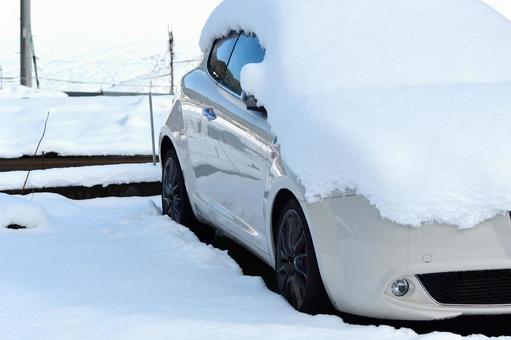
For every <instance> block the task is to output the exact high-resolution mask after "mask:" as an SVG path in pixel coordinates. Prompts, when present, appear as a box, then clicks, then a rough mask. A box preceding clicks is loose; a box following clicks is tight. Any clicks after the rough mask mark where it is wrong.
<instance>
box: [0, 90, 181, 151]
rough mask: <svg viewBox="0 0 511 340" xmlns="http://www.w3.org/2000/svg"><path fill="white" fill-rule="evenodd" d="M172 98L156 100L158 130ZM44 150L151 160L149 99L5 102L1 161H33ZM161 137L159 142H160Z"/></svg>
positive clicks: (0, 114)
mask: <svg viewBox="0 0 511 340" xmlns="http://www.w3.org/2000/svg"><path fill="white" fill-rule="evenodd" d="M172 101H173V96H154V97H153V109H154V124H155V127H158V126H161V125H163V123H164V121H165V118H166V116H167V115H168V113H169V111H170V108H171V106H172ZM47 112H50V117H49V120H48V126H47V130H46V135H45V137H44V139H43V141H42V143H41V146H40V148H39V154H41V153H42V152H45V153H48V152H56V153H58V154H60V155H64V156H92V155H98V156H103V155H105V156H106V155H126V156H128V155H150V154H151V153H152V145H151V125H150V118H149V100H148V98H147V96H136V97H80V98H77V97H62V98H59V97H38V98H32V99H30V100H26V99H20V98H0V158H16V157H21V156H23V155H30V156H31V155H32V154H33V153H34V151H35V149H36V146H37V143H38V141H39V138H41V134H42V132H43V128H44V122H45V119H46V113H47ZM157 138H158V136H155V141H156V142H157V140H156V139H157Z"/></svg>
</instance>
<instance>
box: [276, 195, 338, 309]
mask: <svg viewBox="0 0 511 340" xmlns="http://www.w3.org/2000/svg"><path fill="white" fill-rule="evenodd" d="M278 221H279V222H278V225H277V228H278V229H277V233H276V237H275V239H276V244H275V250H276V251H275V268H276V270H275V271H276V277H277V289H278V292H279V293H280V294H281V295H282V296H284V297H285V298H286V300H288V301H289V303H290V304H291V305H292V306H293V307H294V308H295V309H297V310H298V311H301V312H305V313H309V314H317V313H321V312H324V311H328V310H329V308H331V304H330V300H329V299H328V296H327V294H326V291H325V287H324V285H323V281H322V279H321V275H320V273H319V268H318V263H317V259H316V253H315V251H314V245H313V243H312V237H311V235H310V231H309V227H308V225H307V221H306V219H305V216H304V214H303V211H302V209H301V207H300V204H299V203H298V201H297V200H295V199H292V200H290V201H289V202H287V204H286V205H285V206H284V208H283V209H282V211H281V212H280V217H279V220H278Z"/></svg>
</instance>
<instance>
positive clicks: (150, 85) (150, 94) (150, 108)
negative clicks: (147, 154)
mask: <svg viewBox="0 0 511 340" xmlns="http://www.w3.org/2000/svg"><path fill="white" fill-rule="evenodd" d="M152 87H153V82H151V83H149V113H150V115H151V142H152V144H153V165H156V146H155V145H154V118H153V93H152Z"/></svg>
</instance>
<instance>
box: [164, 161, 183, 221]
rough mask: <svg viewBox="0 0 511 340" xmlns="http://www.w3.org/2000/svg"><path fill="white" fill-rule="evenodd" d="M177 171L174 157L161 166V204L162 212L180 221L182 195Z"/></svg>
mask: <svg viewBox="0 0 511 340" xmlns="http://www.w3.org/2000/svg"><path fill="white" fill-rule="evenodd" d="M179 182H180V181H179V172H178V168H177V164H176V162H175V161H174V159H172V158H169V159H167V161H166V162H165V166H164V167H163V179H162V203H163V204H162V205H163V213H164V214H165V215H168V216H169V217H170V218H172V219H173V220H174V221H176V222H178V223H181V219H182V204H183V197H182V195H181V190H180V187H179Z"/></svg>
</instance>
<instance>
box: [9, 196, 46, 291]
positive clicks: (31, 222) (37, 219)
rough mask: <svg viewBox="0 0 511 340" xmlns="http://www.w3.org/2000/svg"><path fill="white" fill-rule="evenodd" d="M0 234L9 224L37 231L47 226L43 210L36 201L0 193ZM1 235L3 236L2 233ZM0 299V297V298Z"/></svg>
mask: <svg viewBox="0 0 511 340" xmlns="http://www.w3.org/2000/svg"><path fill="white" fill-rule="evenodd" d="M0 207H2V209H0V234H3V233H5V232H7V229H6V228H7V227H9V226H10V225H18V226H21V227H25V228H37V229H38V230H37V231H41V230H45V229H47V228H48V227H49V222H48V217H47V215H46V212H45V210H44V209H43V208H42V207H41V206H40V205H39V204H37V203H34V202H30V201H28V200H25V199H22V198H19V197H15V196H9V195H6V194H2V193H0ZM2 237H4V236H3V235H2ZM0 300H1V299H0Z"/></svg>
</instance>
